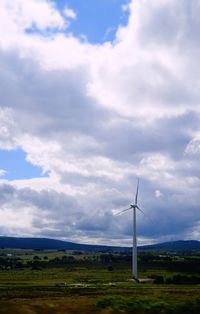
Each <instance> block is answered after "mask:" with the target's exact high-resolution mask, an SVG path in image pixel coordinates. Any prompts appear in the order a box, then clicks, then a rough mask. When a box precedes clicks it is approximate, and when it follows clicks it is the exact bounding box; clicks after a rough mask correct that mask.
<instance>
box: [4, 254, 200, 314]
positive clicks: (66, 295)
mask: <svg viewBox="0 0 200 314" xmlns="http://www.w3.org/2000/svg"><path fill="white" fill-rule="evenodd" d="M0 257H1V269H0V313H16V314H17V313H22V314H23V313H27V314H29V313H30V314H31V313H102V314H103V313H105V314H106V313H139V314H140V313H141V314H143V313H152V314H156V313H162V314H165V313H166V314H176V313H181V314H182V313H188V314H191V313H194V314H198V313H200V284H199V283H197V284H192V283H189V284H185V283H181V281H180V280H186V281H187V280H188V278H189V279H190V280H191V278H192V280H193V281H194V279H195V278H197V279H198V277H197V276H198V272H197V271H196V270H195V267H196V266H198V264H199V256H193V257H191V256H190V257H189V258H188V257H184V262H183V258H182V257H181V258H179V257H178V258H179V259H178V262H174V258H173V260H172V259H171V260H169V259H168V260H166V259H165V260H161V259H160V257H158V256H157V255H154V259H151V261H149V260H148V258H149V256H148V255H147V257H146V256H145V259H144V260H142V259H141V258H140V262H139V269H140V273H139V277H140V278H147V277H154V278H156V280H157V282H159V280H160V278H161V279H163V278H164V279H165V280H164V282H165V283H163V282H162V280H161V282H160V284H159V283H158V284H156V283H153V282H146V283H139V284H137V283H134V282H132V281H130V280H129V279H130V274H131V262H130V256H128V257H127V256H120V255H118V254H114V255H111V254H102V253H90V254H82V253H81V252H63V251H32V250H5V249H4V250H0ZM72 257H73V258H72ZM6 261H7V263H6ZM19 262H20V263H19ZM193 262H194V263H195V264H194V265H196V266H195V267H192V268H191V271H188V269H189V270H190V266H192V265H193V264H192V263H193ZM171 266H173V267H171ZM183 266H184V267H183ZM185 266H187V267H185ZM173 268H174V269H173ZM180 270H181V271H180ZM169 278H175V279H176V281H175V280H174V282H176V284H174V283H173V282H170V280H169ZM167 280H168V281H167ZM155 282H156V281H155Z"/></svg>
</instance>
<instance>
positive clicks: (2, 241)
mask: <svg viewBox="0 0 200 314" xmlns="http://www.w3.org/2000/svg"><path fill="white" fill-rule="evenodd" d="M0 248H13V249H18V248H21V249H41V250H43V249H46V250H75V251H76V250H77V251H93V252H94V251H102V252H114V251H130V250H131V248H130V247H129V248H128V247H120V246H118V247H117V246H106V245H90V244H78V243H73V242H66V241H61V240H55V239H47V238H16V237H1V236H0ZM138 249H139V251H144V250H145V251H146V250H163V251H170V250H173V251H178V250H182V251H191V250H200V241H194V240H189V241H174V242H165V243H158V244H153V245H145V246H140V247H138Z"/></svg>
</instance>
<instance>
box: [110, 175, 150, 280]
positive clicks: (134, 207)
mask: <svg viewBox="0 0 200 314" xmlns="http://www.w3.org/2000/svg"><path fill="white" fill-rule="evenodd" d="M138 191H139V179H138V182H137V189H136V194H135V203H134V204H130V207H129V208H127V209H124V210H122V211H121V212H119V213H117V214H116V215H121V214H122V213H124V212H126V211H128V210H130V209H132V210H133V250H132V279H134V280H136V281H137V282H138V281H139V280H138V271H137V236H136V210H140V211H141V212H142V213H144V212H143V211H142V210H141V208H139V207H138V204H137V203H138Z"/></svg>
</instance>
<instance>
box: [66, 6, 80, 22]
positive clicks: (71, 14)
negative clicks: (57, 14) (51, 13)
mask: <svg viewBox="0 0 200 314" xmlns="http://www.w3.org/2000/svg"><path fill="white" fill-rule="evenodd" d="M63 13H64V15H65V16H66V17H68V18H71V19H76V17H77V15H76V12H75V11H74V10H72V9H70V8H69V7H68V6H65V8H64V10H63Z"/></svg>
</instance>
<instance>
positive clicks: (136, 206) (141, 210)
mask: <svg viewBox="0 0 200 314" xmlns="http://www.w3.org/2000/svg"><path fill="white" fill-rule="evenodd" d="M136 208H137V209H139V210H140V211H141V212H142V213H143V214H144V215H145V213H144V212H143V210H142V209H141V208H140V207H138V206H136Z"/></svg>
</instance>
